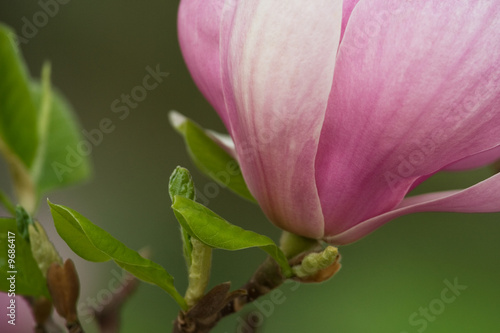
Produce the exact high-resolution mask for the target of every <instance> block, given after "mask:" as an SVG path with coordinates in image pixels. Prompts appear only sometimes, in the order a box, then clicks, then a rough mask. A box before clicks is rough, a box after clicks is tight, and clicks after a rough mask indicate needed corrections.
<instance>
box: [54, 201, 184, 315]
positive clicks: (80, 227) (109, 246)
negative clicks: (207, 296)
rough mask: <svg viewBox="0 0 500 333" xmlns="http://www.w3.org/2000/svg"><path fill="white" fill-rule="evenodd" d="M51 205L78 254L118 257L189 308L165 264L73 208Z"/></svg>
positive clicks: (127, 267) (94, 258) (92, 258)
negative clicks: (144, 256)
mask: <svg viewBox="0 0 500 333" xmlns="http://www.w3.org/2000/svg"><path fill="white" fill-rule="evenodd" d="M49 206H50V211H51V213H52V217H53V218H54V223H55V226H56V229H57V232H58V233H59V235H60V236H61V237H62V239H63V240H64V241H65V242H66V243H67V244H68V246H69V247H70V248H71V249H72V250H73V251H74V252H75V253H76V254H77V255H79V256H80V257H82V258H83V259H86V260H88V261H94V262H104V261H108V260H114V261H115V262H116V264H117V265H118V266H120V267H122V268H123V269H125V270H127V271H128V272H130V273H132V274H133V275H134V276H136V277H137V278H139V279H141V280H143V281H145V282H148V283H152V284H155V285H157V286H159V287H160V288H162V289H163V290H165V291H166V292H167V293H168V294H169V295H170V296H172V298H174V300H175V301H176V302H177V303H178V304H179V305H180V306H181V308H182V309H183V310H186V309H187V305H186V301H185V300H184V298H183V297H182V296H181V295H180V294H179V293H178V292H177V290H176V289H175V287H174V279H173V277H172V276H171V275H170V274H168V273H167V271H165V269H164V268H163V267H161V266H160V265H158V264H157V263H154V262H153V261H151V260H148V259H145V258H143V257H141V256H140V255H139V253H137V252H136V251H134V250H131V249H129V248H128V247H126V246H125V245H124V244H123V243H121V242H120V241H118V240H117V239H116V238H114V237H113V236H111V235H110V234H109V233H107V232H106V231H104V230H103V229H101V228H99V227H98V226H96V225H94V224H93V223H92V222H90V221H89V220H88V219H87V218H85V217H84V216H83V215H81V214H79V213H78V212H76V211H74V210H73V209H71V208H68V207H64V206H61V205H56V204H53V203H51V202H49Z"/></svg>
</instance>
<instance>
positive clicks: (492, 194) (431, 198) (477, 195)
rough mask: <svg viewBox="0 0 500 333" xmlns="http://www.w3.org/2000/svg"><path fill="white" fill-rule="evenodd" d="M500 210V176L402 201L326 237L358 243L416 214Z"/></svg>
mask: <svg viewBox="0 0 500 333" xmlns="http://www.w3.org/2000/svg"><path fill="white" fill-rule="evenodd" d="M498 211H500V174H496V175H494V176H492V177H490V178H488V179H486V180H484V181H482V182H480V183H478V184H476V185H474V186H471V187H469V188H467V189H465V190H461V191H447V192H437V193H430V194H424V195H418V196H415V197H410V198H406V199H404V200H403V201H402V202H401V203H400V204H399V205H398V206H397V207H395V208H394V209H393V210H391V211H389V212H387V213H385V214H382V215H379V216H376V217H373V218H371V219H368V220H366V221H363V222H362V223H359V224H358V225H356V226H354V227H352V228H351V229H349V230H347V231H344V232H343V233H341V234H338V235H335V236H333V237H329V238H328V239H327V241H328V242H331V243H333V244H338V245H340V244H348V243H352V242H355V241H357V240H359V239H360V238H362V237H364V236H366V235H367V234H369V233H370V232H372V231H374V230H375V229H377V228H379V227H380V226H382V225H384V224H385V223H387V222H389V221H391V220H393V219H395V218H397V217H399V216H403V215H407V214H411V213H417V212H460V213H491V212H498Z"/></svg>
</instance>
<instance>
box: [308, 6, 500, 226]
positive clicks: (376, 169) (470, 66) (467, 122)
mask: <svg viewBox="0 0 500 333" xmlns="http://www.w3.org/2000/svg"><path fill="white" fill-rule="evenodd" d="M498 31H500V2H498V1H461V2H454V1H397V2H392V1H388V2H384V1H360V2H358V3H357V4H356V7H355V9H354V10H353V11H352V13H351V16H350V18H349V22H348V24H347V27H346V30H345V34H344V37H343V39H342V42H341V45H340V48H339V53H338V57H337V63H336V67H335V77H334V83H333V89H332V93H331V95H330V101H329V105H328V110H327V113H326V117H325V124H324V127H323V130H322V133H321V138H320V146H319V150H318V154H317V158H316V168H317V171H316V180H317V184H318V192H319V196H320V198H321V204H322V207H323V214H324V217H325V227H326V228H325V234H326V236H331V235H336V234H339V233H341V232H343V231H345V230H347V229H350V228H351V227H352V226H354V225H356V224H357V223H359V222H361V221H363V220H366V219H369V218H371V217H373V216H376V215H379V214H382V213H384V212H387V211H389V210H391V209H392V208H393V207H395V206H396V205H398V204H399V202H400V201H401V200H402V198H403V197H404V196H405V195H406V193H407V192H408V190H409V189H410V188H411V186H412V184H413V183H414V182H415V181H417V180H418V179H419V178H421V177H422V176H427V175H431V174H433V173H435V172H437V171H439V170H440V169H442V168H443V167H445V166H447V165H449V164H450V163H452V162H455V161H458V160H460V159H462V158H466V157H468V156H470V155H475V154H477V153H479V152H482V151H485V150H487V149H491V148H494V147H496V146H498V145H499V144H500V113H499V112H498V110H499V107H500V47H498V46H499V45H500V34H499V33H498Z"/></svg>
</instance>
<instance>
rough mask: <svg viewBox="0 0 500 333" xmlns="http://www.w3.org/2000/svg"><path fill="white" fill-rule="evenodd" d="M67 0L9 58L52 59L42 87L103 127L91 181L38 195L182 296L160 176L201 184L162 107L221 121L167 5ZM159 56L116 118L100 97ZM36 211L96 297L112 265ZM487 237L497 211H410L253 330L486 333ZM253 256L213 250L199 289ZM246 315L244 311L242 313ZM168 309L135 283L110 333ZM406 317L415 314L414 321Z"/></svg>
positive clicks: (162, 323)
mask: <svg viewBox="0 0 500 333" xmlns="http://www.w3.org/2000/svg"><path fill="white" fill-rule="evenodd" d="M42 2H43V3H45V2H44V1H42ZM49 2H50V1H49ZM66 2H67V3H66V4H61V5H59V11H58V13H57V14H56V15H54V17H51V18H50V19H49V21H48V22H47V24H46V25H45V26H43V27H41V28H39V29H38V32H37V33H36V35H35V36H33V37H32V38H29V39H28V43H27V44H24V45H22V46H21V49H22V53H23V54H24V57H25V59H26V61H27V64H28V67H29V70H30V72H31V73H32V75H34V76H39V73H40V70H41V67H42V64H43V62H44V61H46V60H50V61H51V63H52V69H53V72H52V73H53V74H52V79H53V83H54V85H55V86H57V87H59V88H60V89H61V90H62V91H63V93H64V94H65V95H66V97H67V98H68V99H69V100H70V101H71V103H72V104H73V106H74V107H75V110H76V112H77V115H78V118H79V119H80V121H81V125H82V128H83V129H86V130H87V131H90V130H92V129H94V128H97V127H98V125H99V122H100V121H101V119H103V118H110V119H111V120H112V121H113V124H114V125H116V129H115V130H114V131H113V132H112V133H110V134H105V136H104V138H103V141H102V143H101V144H100V145H98V146H95V147H94V148H93V151H92V155H91V157H92V161H93V169H94V171H93V177H92V179H91V180H90V181H88V182H86V183H85V184H81V185H79V186H74V187H71V188H68V189H65V190H60V191H57V192H53V193H49V194H48V197H49V198H50V199H51V201H53V202H55V203H60V204H64V205H67V206H70V207H72V208H74V209H76V210H77V211H79V212H81V213H82V214H84V215H85V216H87V217H88V218H89V219H90V220H92V221H93V222H94V223H96V224H98V225H99V226H101V227H102V228H104V229H105V230H107V231H109V232H110V233H111V234H112V235H114V236H115V237H116V238H118V239H120V240H121V241H123V242H124V243H125V244H127V245H128V246H129V247H131V248H133V249H136V250H138V249H140V248H143V247H145V246H149V247H150V249H151V250H152V255H153V257H152V258H153V260H155V261H157V262H158V263H160V264H161V265H163V266H164V267H165V268H166V269H167V270H168V271H169V272H170V273H171V274H172V275H174V276H175V278H176V285H177V287H178V289H179V290H181V291H183V290H184V289H185V287H186V282H185V280H186V272H185V265H184V262H183V258H182V255H181V250H180V249H181V242H180V238H179V232H178V226H177V222H176V221H175V219H174V216H173V214H172V212H171V210H170V208H169V206H170V200H169V197H168V192H167V184H168V177H169V175H170V173H171V172H172V170H173V169H174V168H175V166H177V165H182V166H185V167H188V168H189V169H190V170H191V171H192V173H193V176H194V179H195V181H196V184H197V187H198V188H200V189H203V188H204V186H205V185H206V184H208V183H209V182H210V181H209V180H208V179H207V178H206V177H204V176H203V175H201V174H200V173H199V172H197V170H196V169H195V167H194V165H193V164H192V163H191V161H190V160H189V158H188V156H187V153H186V152H185V149H184V145H183V141H182V139H181V137H180V136H178V135H177V133H176V132H175V131H174V130H173V129H172V128H171V127H170V125H169V123H168V117H167V114H168V111H169V110H172V109H175V110H178V111H180V112H182V113H183V114H185V115H187V116H189V117H191V118H192V119H194V120H195V121H197V122H198V123H200V124H202V125H203V126H204V127H208V128H212V129H216V130H219V131H224V128H223V126H222V123H221V121H220V120H219V119H218V118H217V116H216V114H215V112H214V111H213V110H212V108H211V106H210V105H209V104H208V103H207V102H206V101H205V100H204V99H203V97H202V95H201V94H200V93H199V91H198V90H197V89H196V87H195V85H194V83H193V81H192V79H191V78H190V76H189V73H188V71H187V69H186V66H185V64H184V62H183V60H182V56H181V53H180V50H179V46H178V43H177V36H176V12H177V7H178V1H172V0H170V1H166V0H149V1H145V2H141V1H131V0H107V1H96V0H89V1H77V0H73V1H66ZM41 10H43V9H42V7H41V5H40V4H39V3H38V2H37V1H26V0H4V1H1V2H0V21H1V22H3V23H5V24H7V25H9V26H11V27H12V28H14V29H15V30H16V31H17V33H18V34H19V35H20V36H22V29H23V26H24V25H25V24H26V20H27V21H29V22H33V16H34V15H36V13H37V12H39V11H41ZM158 64H159V65H160V68H161V70H162V71H165V72H168V73H169V76H168V78H166V79H165V80H164V82H163V83H161V84H160V85H159V86H158V88H156V89H155V90H153V91H150V92H149V93H148V96H147V98H146V99H145V100H144V101H143V102H141V103H140V104H139V105H138V106H137V108H135V109H133V110H131V114H130V115H129V116H128V117H127V118H126V119H124V120H120V119H119V118H118V116H119V115H118V114H116V113H113V112H112V111H111V103H112V102H113V101H114V100H115V99H117V98H120V96H121V94H129V93H130V91H131V89H132V88H134V87H135V86H137V85H140V84H141V83H142V80H143V77H144V76H145V75H146V74H147V72H146V69H145V68H146V67H147V66H151V67H153V68H154V67H156V65H158ZM0 171H1V174H0V186H1V188H2V189H6V188H8V187H9V181H8V174H7V171H6V169H5V165H3V164H0ZM492 174H493V171H492V169H491V168H484V169H480V170H475V171H472V172H468V173H466V174H463V173H462V174H443V175H439V176H437V177H433V178H432V179H430V180H429V181H428V182H426V183H425V184H424V185H423V186H422V189H421V190H420V191H429V190H436V189H449V188H460V187H464V186H468V185H471V184H474V183H475V182H477V181H479V180H482V179H484V178H486V177H488V176H490V175H492ZM360 204H363V203H360ZM208 206H209V207H210V208H211V209H212V210H214V211H216V212H218V213H219V214H221V215H222V216H224V217H225V218H227V219H228V220H229V221H232V222H233V223H235V224H237V225H240V226H242V227H244V228H247V229H251V230H254V231H257V232H261V233H264V234H267V235H269V236H270V237H272V238H273V239H275V240H278V239H279V235H280V232H279V230H278V229H277V228H275V227H274V226H272V225H271V224H270V223H269V222H268V221H267V220H266V218H265V216H264V215H263V214H262V213H261V212H260V209H259V208H258V207H257V206H255V205H253V204H251V203H248V202H246V201H243V200H241V199H239V198H237V197H236V196H235V195H233V194H232V193H229V192H228V191H227V190H224V189H220V193H218V194H217V195H215V196H213V198H210V201H209V204H208ZM3 214H5V212H4V211H2V215H3ZM38 217H39V219H40V220H41V221H42V223H43V224H44V226H45V227H46V228H47V229H48V230H49V231H50V234H51V238H52V240H53V241H54V243H55V244H56V246H57V248H58V249H60V250H61V252H62V254H63V256H64V257H66V258H68V257H69V258H73V259H74V260H75V262H76V264H77V267H78V270H79V272H80V275H81V280H82V296H81V301H80V302H83V303H86V302H89V301H88V298H89V297H90V298H97V299H98V298H99V295H101V297H102V295H104V293H103V292H102V290H103V289H108V288H109V287H108V284H109V282H110V281H111V280H112V279H113V278H114V274H116V272H119V269H118V268H117V266H116V265H114V264H113V263H104V264H94V263H88V262H85V261H83V260H80V259H79V258H77V257H76V255H74V254H72V252H71V251H70V250H69V248H68V247H67V246H66V245H65V244H64V242H62V241H61V240H60V238H59V237H58V235H57V233H56V232H55V230H54V227H53V224H52V221H51V218H50V215H49V214H48V209H47V206H46V204H45V203H43V202H42V203H41V207H40V211H39V216H38ZM499 238H500V214H483V215H465V214H447V213H439V214H438V213H422V214H417V215H412V216H407V217H402V218H399V219H397V220H396V221H394V222H392V223H390V224H388V225H386V226H385V227H383V228H381V229H379V230H378V231H377V232H375V233H374V234H372V235H370V236H369V237H367V238H365V239H363V240H362V241H359V242H357V243H355V244H353V245H349V246H346V247H343V248H341V253H342V256H343V259H342V262H343V268H342V270H341V271H340V272H339V273H338V275H336V276H335V277H334V278H333V279H332V280H331V281H328V282H326V283H323V284H320V285H301V286H300V287H298V288H296V287H294V285H285V286H283V287H282V288H281V290H282V291H283V292H284V297H285V300H284V301H283V302H281V304H274V309H272V311H271V310H269V309H267V310H266V311H264V312H263V316H264V317H266V320H265V323H264V324H262V325H261V327H260V328H259V332H304V331H310V332H318V333H331V332H335V333H358V332H375V333H378V332H381V333H405V332H406V333H413V332H424V331H425V332H429V333H430V332H440V333H447V332H453V333H457V332H475V333H476V332H497V331H498V328H500V316H499V315H498V310H499V309H500V287H499V281H500V279H499V278H500V265H499V253H500V243H499V241H498V240H499ZM263 259H264V255H263V254H262V253H261V252H260V251H259V250H246V251H243V252H238V253H228V252H222V251H216V252H215V255H214V263H213V276H212V278H211V285H212V286H213V285H216V284H218V283H221V282H224V281H232V282H233V286H234V287H237V286H239V285H241V284H243V283H244V282H245V281H246V279H247V278H248V277H249V276H250V275H251V274H252V272H253V271H254V270H255V269H256V268H257V266H258V265H259V263H260V262H261V261H262V260H263ZM455 279H458V283H459V284H460V285H466V286H467V289H466V290H463V291H461V294H460V295H459V296H458V297H456V299H455V300H454V301H453V302H451V303H450V304H446V305H445V307H444V308H441V307H440V306H439V305H440V304H442V303H440V301H439V299H441V293H442V291H443V289H445V288H446V284H445V282H444V281H445V280H448V281H450V282H452V283H453V281H454V280H455ZM281 300H283V299H281ZM429 306H431V307H434V308H433V309H434V313H435V314H436V313H437V314H436V315H434V314H433V312H432V310H431V311H430V312H429V313H430V317H428V319H425V317H423V316H421V315H419V314H418V313H419V311H421V309H425V308H428V307H429ZM255 310H256V308H255V307H254V306H249V307H248V310H247V312H248V311H255ZM177 311H178V309H177V307H176V304H175V303H174V301H173V300H171V299H170V298H169V296H168V295H167V294H165V293H164V292H163V291H161V290H160V289H158V288H156V287H154V286H151V285H148V284H145V283H143V284H141V285H140V287H139V289H138V291H137V293H136V294H134V295H133V297H132V298H131V299H130V301H129V302H128V303H127V304H126V305H125V307H124V310H123V329H122V332H127V333H133V332H141V331H143V332H145V331H147V332H169V331H170V330H171V323H172V321H173V320H174V318H175V316H176V313H177ZM424 311H425V310H424ZM414 313H417V315H414ZM412 314H413V316H414V320H415V321H418V322H417V323H413V325H412V323H411V322H410V319H409V318H410V317H411V316H412ZM87 318H88V317H85V318H83V320H82V321H83V322H84V323H85V327H86V329H87V330H88V332H96V328H95V326H94V325H93V324H92V323H87V320H86V319H87ZM256 318H259V317H256ZM2 320H4V319H2ZM424 322H425V325H424ZM238 323H241V317H239V315H233V316H232V317H230V318H227V319H225V320H224V321H223V322H222V323H221V325H220V326H218V327H217V328H216V329H215V330H214V332H228V333H229V332H247V330H246V329H245V327H244V326H241V325H239V326H238ZM259 324H260V322H259Z"/></svg>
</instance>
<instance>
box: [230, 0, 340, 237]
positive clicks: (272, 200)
mask: <svg viewBox="0 0 500 333" xmlns="http://www.w3.org/2000/svg"><path fill="white" fill-rule="evenodd" d="M341 15H342V2H341V1H340V0H336V1H331V0H318V1H309V2H304V1H302V0H289V1H282V0H252V1H239V2H238V3H237V4H236V5H235V6H227V7H225V9H224V13H223V26H222V32H223V33H222V34H223V36H222V42H221V43H222V51H221V57H222V64H223V83H224V88H225V91H224V94H225V98H226V105H227V106H228V114H229V119H230V125H231V127H232V132H231V133H232V137H233V139H234V141H235V144H236V149H237V153H238V159H239V161H240V165H241V168H242V171H243V175H244V177H245V180H246V182H247V184H248V187H249V189H250V191H251V192H252V194H253V195H254V196H255V198H256V199H257V200H258V202H259V203H260V205H261V207H262V209H263V210H264V212H265V213H266V214H267V216H268V217H269V219H270V220H271V221H273V222H274V223H275V224H277V225H278V226H280V227H281V228H283V229H286V230H289V231H292V232H295V233H297V234H300V235H304V236H308V237H316V238H317V237H322V236H323V215H322V211H321V206H320V202H319V198H318V193H317V189H316V183H315V177H314V159H315V155H316V149H317V145H318V140H319V135H320V131H321V126H322V123H323V118H324V115H325V110H326V105H327V101H328V95H329V93H330V89H331V85H332V80H333V70H334V64H335V57H336V54H337V49H338V45H339V38H340V27H341Z"/></svg>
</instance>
